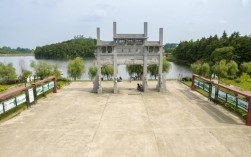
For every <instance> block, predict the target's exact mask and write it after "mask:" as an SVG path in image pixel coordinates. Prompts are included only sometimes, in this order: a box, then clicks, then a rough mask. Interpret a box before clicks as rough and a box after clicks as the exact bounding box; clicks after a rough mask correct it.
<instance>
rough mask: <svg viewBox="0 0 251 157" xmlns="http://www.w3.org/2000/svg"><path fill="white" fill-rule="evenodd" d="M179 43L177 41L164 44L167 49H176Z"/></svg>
mask: <svg viewBox="0 0 251 157" xmlns="http://www.w3.org/2000/svg"><path fill="white" fill-rule="evenodd" d="M178 45H179V44H177V43H166V44H165V45H164V49H165V50H167V49H174V48H176V47H177V46H178Z"/></svg>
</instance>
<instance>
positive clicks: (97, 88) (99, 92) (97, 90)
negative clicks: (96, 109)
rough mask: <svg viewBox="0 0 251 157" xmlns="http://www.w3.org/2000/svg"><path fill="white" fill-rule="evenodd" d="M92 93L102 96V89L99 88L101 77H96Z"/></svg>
mask: <svg viewBox="0 0 251 157" xmlns="http://www.w3.org/2000/svg"><path fill="white" fill-rule="evenodd" d="M92 91H93V92H94V93H98V94H102V87H101V77H100V76H98V75H97V76H96V77H95V79H94V81H93V90H92Z"/></svg>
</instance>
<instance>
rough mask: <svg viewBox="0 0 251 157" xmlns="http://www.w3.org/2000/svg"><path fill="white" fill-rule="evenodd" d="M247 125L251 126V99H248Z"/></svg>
mask: <svg viewBox="0 0 251 157" xmlns="http://www.w3.org/2000/svg"><path fill="white" fill-rule="evenodd" d="M246 125H251V97H250V96H249V97H248V113H247V120H246Z"/></svg>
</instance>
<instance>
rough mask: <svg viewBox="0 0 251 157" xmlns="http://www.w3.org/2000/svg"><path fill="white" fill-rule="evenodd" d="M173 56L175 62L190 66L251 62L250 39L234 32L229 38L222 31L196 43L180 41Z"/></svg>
mask: <svg viewBox="0 0 251 157" xmlns="http://www.w3.org/2000/svg"><path fill="white" fill-rule="evenodd" d="M173 55H174V56H175V58H176V61H177V62H180V63H184V64H187V65H190V64H192V63H194V62H208V63H209V64H210V65H212V64H214V63H216V62H217V61H219V60H222V59H225V58H226V60H229V59H230V60H234V61H235V62H236V63H237V64H238V65H240V64H241V63H243V62H249V61H251V37H250V36H247V35H245V36H241V35H240V33H239V32H234V33H232V34H231V35H230V36H228V34H227V33H226V32H225V31H224V32H223V34H222V36H221V37H218V36H217V35H214V36H210V37H208V38H205V37H203V38H201V39H198V40H196V41H193V40H191V41H182V42H180V43H179V45H178V46H177V47H176V48H175V50H174V52H173Z"/></svg>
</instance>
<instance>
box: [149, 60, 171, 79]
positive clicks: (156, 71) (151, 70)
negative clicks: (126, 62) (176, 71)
mask: <svg viewBox="0 0 251 157" xmlns="http://www.w3.org/2000/svg"><path fill="white" fill-rule="evenodd" d="M170 67H171V64H170V63H168V62H167V59H166V57H163V62H162V68H163V69H162V70H163V73H168V71H169V69H170ZM147 72H148V73H149V74H150V76H151V77H152V76H153V77H154V78H155V80H156V78H157V76H158V74H159V67H158V66H157V65H156V64H153V65H149V66H148V67H147Z"/></svg>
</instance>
